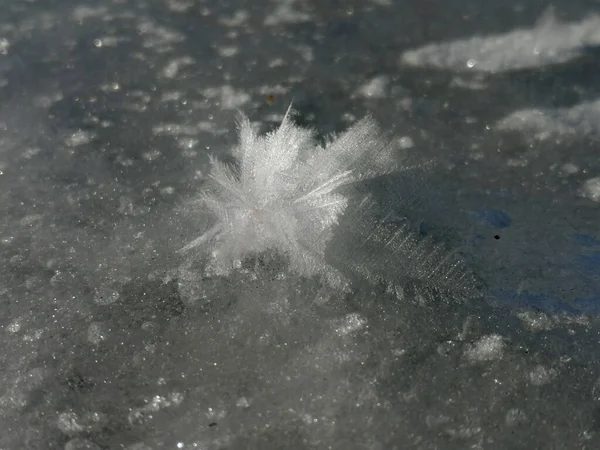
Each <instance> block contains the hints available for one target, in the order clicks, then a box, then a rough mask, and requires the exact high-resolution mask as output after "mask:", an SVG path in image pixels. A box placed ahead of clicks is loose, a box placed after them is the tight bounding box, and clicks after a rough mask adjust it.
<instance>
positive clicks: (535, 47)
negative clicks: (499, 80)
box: [400, 9, 600, 73]
mask: <svg viewBox="0 0 600 450" xmlns="http://www.w3.org/2000/svg"><path fill="white" fill-rule="evenodd" d="M599 25H600V16H599V15H596V14H593V15H590V16H589V17H586V18H585V19H583V20H581V21H578V22H570V23H563V22H560V21H559V20H557V19H556V18H555V15H554V11H553V9H549V10H547V11H546V12H545V13H544V15H543V16H542V17H541V18H540V19H539V21H538V23H537V24H536V25H535V26H534V27H532V28H519V29H516V30H513V31H510V32H508V33H505V34H497V35H489V36H474V37H471V38H466V39H459V40H456V41H451V42H442V43H433V44H429V45H426V46H424V47H420V48H417V49H411V50H408V51H406V52H404V53H403V54H402V55H401V57H400V61H401V63H403V64H405V65H408V66H412V67H432V68H438V69H453V70H462V71H475V72H485V73H501V72H507V71H513V70H523V69H530V68H538V67H545V66H549V65H556V64H562V63H566V62H568V61H570V60H572V59H575V58H578V57H580V56H581V55H583V54H585V52H586V50H587V49H589V48H591V47H594V46H597V45H598V44H600V33H599V32H598V29H599Z"/></svg>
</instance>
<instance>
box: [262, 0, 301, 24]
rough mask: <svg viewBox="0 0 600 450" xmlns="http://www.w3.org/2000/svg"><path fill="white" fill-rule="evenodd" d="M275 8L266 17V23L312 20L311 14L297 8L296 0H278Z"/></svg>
mask: <svg viewBox="0 0 600 450" xmlns="http://www.w3.org/2000/svg"><path fill="white" fill-rule="evenodd" d="M275 3H277V6H276V7H275V10H274V11H273V12H272V13H271V14H269V15H268V16H267V17H266V18H265V25H282V24H288V23H301V22H308V21H310V20H311V17H310V14H307V13H304V12H301V11H298V10H297V9H295V5H294V4H295V3H296V0H277V1H276V2H275Z"/></svg>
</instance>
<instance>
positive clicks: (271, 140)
mask: <svg viewBox="0 0 600 450" xmlns="http://www.w3.org/2000/svg"><path fill="white" fill-rule="evenodd" d="M239 137H240V143H239V146H238V147H237V148H236V151H235V156H236V158H237V163H238V164H237V165H235V166H234V165H226V164H223V163H221V162H219V161H217V160H216V159H214V158H211V166H212V169H211V172H210V178H211V181H212V183H211V186H210V187H209V189H207V191H206V192H204V193H203V194H202V195H201V197H200V199H199V200H198V203H199V206H200V207H201V208H202V209H205V210H208V211H209V212H210V213H211V214H212V215H213V216H214V217H215V219H216V221H215V223H214V225H213V227H212V228H210V229H209V230H208V231H207V232H206V233H204V234H203V235H202V236H200V237H199V238H197V239H195V240H193V241H192V242H190V243H189V244H188V245H186V246H185V247H184V248H183V249H182V251H187V250H190V249H192V248H194V247H197V246H199V245H201V244H207V245H209V246H210V247H211V248H212V255H213V257H214V263H215V264H216V265H217V266H218V267H219V268H221V269H224V270H228V269H230V268H233V267H235V266H236V265H238V264H239V262H240V261H242V260H243V259H244V258H245V257H246V256H248V255H250V254H257V253H260V252H263V251H266V250H277V251H279V252H281V253H282V254H284V255H286V256H287V257H288V258H289V262H290V269H291V270H292V271H294V272H296V273H299V274H301V275H307V276H308V275H314V274H321V275H324V276H326V278H329V279H336V278H339V274H338V273H337V271H336V270H335V269H334V268H332V267H331V266H330V265H328V264H327V263H326V262H325V258H324V254H325V248H326V246H327V243H328V242H329V240H330V238H331V236H332V231H333V227H334V226H335V225H336V224H337V223H338V219H339V217H340V215H341V214H342V213H343V212H344V210H345V209H346V207H347V205H348V198H347V197H346V196H345V195H343V194H342V193H341V192H339V190H340V188H341V187H342V186H346V185H348V184H351V183H354V182H356V181H359V180H363V179H365V178H371V177H375V176H379V175H383V174H385V173H388V172H391V171H393V170H394V169H395V164H394V162H393V159H392V157H391V151H392V150H391V146H390V145H389V142H388V140H387V139H383V138H382V137H381V133H380V131H379V129H378V127H377V126H376V124H375V122H374V121H373V120H372V119H371V118H369V117H367V118H365V119H363V120H361V121H359V122H358V123H356V124H355V125H354V126H353V127H352V128H350V129H348V130H347V131H346V132H345V133H343V134H342V135H340V136H339V137H338V138H337V139H335V140H333V141H332V142H331V143H329V144H328V145H326V146H321V145H319V144H318V143H317V142H316V140H315V136H314V133H313V131H312V130H308V129H304V128H301V127H298V126H296V125H295V124H294V123H293V122H292V121H291V119H290V114H289V110H288V113H287V114H286V115H285V117H284V119H283V121H282V123H281V125H280V126H279V128H278V129H277V130H275V131H273V132H271V133H268V134H267V135H265V136H259V135H257V134H256V133H255V131H254V130H253V128H252V126H251V124H250V122H249V120H248V119H247V118H246V117H245V116H242V117H241V119H240V121H239Z"/></svg>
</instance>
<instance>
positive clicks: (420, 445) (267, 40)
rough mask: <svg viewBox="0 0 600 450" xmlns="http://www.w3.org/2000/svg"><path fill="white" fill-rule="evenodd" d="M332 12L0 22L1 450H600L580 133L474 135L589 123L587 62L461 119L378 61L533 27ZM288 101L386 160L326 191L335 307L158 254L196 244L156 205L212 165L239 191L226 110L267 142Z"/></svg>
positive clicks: (581, 1)
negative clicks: (583, 119)
mask: <svg viewBox="0 0 600 450" xmlns="http://www.w3.org/2000/svg"><path fill="white" fill-rule="evenodd" d="M342 3H344V2H322V1H319V0H306V1H303V2H300V1H295V2H276V1H268V2H267V1H263V0H257V1H255V2H241V1H237V0H234V1H228V2H215V1H204V0H197V1H196V0H194V1H188V0H169V1H151V0H138V1H136V2H123V1H113V2H105V1H100V0H98V1H91V2H86V3H85V5H83V4H82V5H79V6H76V7H74V5H73V2H71V1H67V0H54V1H52V2H44V1H27V2H21V1H16V0H15V1H8V2H4V3H3V9H2V14H1V15H0V38H1V39H6V41H7V42H8V43H9V46H8V48H7V54H6V55H3V54H1V52H0V75H1V78H2V80H0V100H1V101H0V211H1V212H2V214H0V306H1V309H0V311H1V313H0V333H1V336H0V431H1V432H0V448H2V449H31V450H37V449H40V450H81V449H88V450H89V449H103V450H105V449H125V450H162V449H178V448H182V449H184V450H185V449H200V448H202V449H206V450H251V449H260V450H275V449H281V448H291V449H298V450H308V449H311V450H312V449H322V448H331V449H334V450H337V449H349V450H354V449H391V450H393V449H415V450H417V449H418V450H426V449H433V448H439V449H444V450H463V449H465V448H474V449H478V448H479V449H486V450H507V449H511V450H512V449H536V448H555V449H559V448H560V449H572V448H573V449H584V448H588V449H590V448H591V449H595V448H600V446H599V444H598V442H599V441H600V434H599V433H598V417H597V416H598V415H597V411H598V407H599V405H600V380H599V378H598V377H599V374H598V371H597V368H598V365H599V357H598V351H597V347H598V342H597V340H598V339H597V337H598V333H599V332H600V321H599V320H598V313H599V312H600V307H599V306H598V305H599V304H600V303H599V299H598V298H597V297H598V296H597V293H598V262H599V258H598V254H599V252H600V244H599V242H600V240H599V238H600V236H599V235H598V226H597V224H598V223H599V221H600V218H599V208H598V201H597V200H598V192H599V191H598V189H597V184H598V183H597V178H598V176H599V173H600V165H599V162H598V161H599V160H598V158H597V149H596V147H597V145H596V144H597V143H596V142H595V140H594V139H595V138H594V136H595V135H594V133H592V134H591V135H588V137H587V138H586V137H585V136H582V133H581V132H580V130H581V129H580V128H577V127H575V128H576V130H577V131H576V132H575V133H574V134H570V135H556V134H555V135H553V137H556V138H559V137H560V138H561V139H546V140H545V141H543V142H539V141H537V140H536V139H530V138H532V137H533V138H535V136H532V133H531V132H529V131H527V130H525V129H520V131H525V132H524V133H507V132H506V130H500V129H498V128H497V127H494V126H493V125H494V124H496V123H497V122H498V121H499V120H501V119H502V118H503V117H507V116H508V115H510V114H511V113H512V112H514V111H522V110H532V109H534V110H541V111H550V110H552V109H554V108H562V110H561V111H562V112H566V109H567V108H571V107H573V106H574V105H578V104H586V103H590V102H593V101H594V100H595V99H596V98H597V93H598V92H600V86H599V83H598V80H596V78H595V77H593V76H590V74H592V75H593V74H594V73H596V72H597V69H598V67H597V66H598V64H597V61H596V58H594V57H593V51H592V52H591V53H590V54H589V56H591V57H589V58H588V57H583V58H578V59H576V60H575V59H573V60H569V61H568V62H566V63H564V64H562V65H559V66H556V65H554V66H553V67H550V66H545V68H543V69H542V68H539V67H534V68H532V69H531V70H527V71H512V72H511V73H507V72H503V73H502V74H501V75H499V76H489V75H488V74H486V75H485V76H481V77H480V78H478V77H474V78H473V79H475V80H476V83H477V87H478V88H479V90H477V91H476V92H475V91H473V90H472V89H471V88H472V87H473V85H472V83H470V81H472V79H471V78H469V77H470V76H469V75H464V74H461V75H460V76H461V77H462V80H464V81H465V82H464V83H456V80H453V77H454V74H447V73H443V72H439V71H431V70H421V69H415V70H400V71H399V70H398V67H397V65H396V63H397V57H398V53H400V52H403V51H405V50H407V49H408V48H411V47H414V48H420V47H421V46H424V45H427V44H428V43H430V42H441V41H444V39H447V36H449V35H456V33H461V34H465V31H464V30H465V29H470V30H473V29H476V30H479V32H480V33H481V35H482V36H488V37H489V36H491V35H493V33H498V30H511V29H513V27H514V23H515V20H518V21H519V22H520V23H533V22H534V20H535V17H538V16H539V14H540V11H538V10H537V9H536V8H538V6H537V3H535V2H520V3H517V2H512V3H511V2H502V3H499V2H477V4H476V5H475V3H474V2H470V3H469V2H451V3H449V2H443V1H438V0H435V1H433V2H427V3H426V7H425V8H420V7H419V4H418V2H414V5H412V6H414V7H412V6H411V8H407V7H406V2H382V1H366V2H363V1H361V2H359V1H353V2H350V3H348V4H345V3H344V4H342ZM346 3H347V2H346ZM384 3H385V4H387V5H386V6H385V7H381V6H379V5H383V4H384ZM589 3H590V2H589V1H585V0H573V1H571V2H569V4H568V5H565V4H563V5H562V6H565V7H566V8H567V9H568V11H567V12H565V14H568V15H569V17H572V18H573V19H569V20H572V21H571V22H565V23H567V24H568V23H571V24H573V23H576V24H577V23H578V24H579V25H581V24H582V22H581V18H583V17H588V18H589V17H591V16H590V13H591V12H593V11H591V7H590V6H589ZM281 5H283V8H279V6H281ZM557 7H561V5H557ZM498 11H500V12H502V14H496V13H497V12H498ZM507 11H508V13H507ZM561 14H562V11H561ZM507 15H508V16H507ZM268 18H270V19H269V20H270V21H272V23H271V24H270V25H268V26H265V20H266V19H268ZM306 19H309V20H306ZM513 19H515V20H513ZM578 21H579V22H578ZM529 31H531V29H529ZM571 31H573V30H571ZM500 33H502V31H500ZM547 37H548V36H547ZM548 38H549V42H551V41H552V39H551V38H550V37H548ZM567 41H568V39H567ZM382 43H384V44H382ZM567 43H569V42H567ZM571 44H573V42H571ZM233 49H235V50H233ZM592 50H593V49H592ZM509 51H510V50H509ZM561 51H562V50H561ZM517 53H518V48H517ZM587 55H588V53H587V50H585V51H584V55H583V56H587ZM495 57H498V55H496V56H495ZM521 57H522V55H521ZM506 60H507V61H513V62H514V61H515V60H519V56H518V55H516V56H514V57H511V55H510V54H508V53H507V55H506ZM513 66H514V65H513ZM465 86H468V88H466V89H465ZM363 94H366V96H365V95H363ZM369 94H371V95H369ZM292 99H293V100H294V107H295V108H296V109H298V113H297V115H295V116H294V117H293V118H294V124H296V123H297V124H298V125H302V129H301V130H305V127H307V128H308V127H312V128H313V129H315V130H319V132H315V133H314V135H313V136H319V135H320V134H318V133H320V132H322V133H323V134H325V135H326V134H329V133H331V132H333V131H336V130H338V131H342V130H343V129H344V128H345V127H347V126H348V125H349V124H350V123H352V122H355V120H356V118H359V117H362V116H363V115H364V114H365V113H366V112H367V111H370V112H371V114H372V115H373V117H374V118H376V121H377V123H378V124H380V125H381V129H384V130H389V131H390V133H391V134H390V137H391V136H392V135H393V136H403V137H405V139H404V140H403V141H402V142H398V141H397V140H396V139H394V138H391V139H390V142H392V144H393V145H392V146H391V147H390V149H389V150H390V153H389V156H390V157H391V158H392V159H393V162H394V163H395V166H396V167H395V169H394V172H393V173H388V174H386V175H384V176H383V177H378V178H376V179H372V178H368V177H366V178H364V179H361V180H360V181H359V182H356V183H352V184H350V185H345V186H339V187H338V188H337V189H336V190H335V191H334V192H331V193H330V194H329V195H339V196H341V197H343V198H344V199H345V200H346V206H345V209H344V210H343V213H342V212H340V213H339V214H338V215H337V216H336V217H337V223H336V224H334V225H331V228H330V230H331V238H330V239H329V240H328V241H327V245H326V246H325V251H324V253H323V261H324V262H325V264H327V265H328V266H330V267H333V268H334V269H335V270H337V271H338V272H339V273H340V274H341V275H342V276H343V277H345V279H347V280H348V281H349V282H350V283H351V287H352V289H351V290H349V291H347V292H342V291H341V290H340V289H337V288H335V287H332V286H330V285H329V284H328V283H325V282H324V281H326V280H324V279H323V278H322V277H319V276H313V277H305V276H298V274H297V273H295V272H293V271H291V270H290V262H289V258H286V256H285V255H280V253H281V252H280V251H277V252H276V251H266V252H262V253H261V254H260V255H259V256H256V257H252V256H251V257H248V258H245V260H244V262H243V263H242V264H241V267H239V268H235V269H231V270H230V271H228V273H226V274H224V273H223V274H221V275H217V274H215V273H214V272H210V271H208V270H206V269H207V267H206V261H205V260H204V259H202V258H201V259H199V260H193V259H192V258H191V253H190V254H183V255H182V254H178V253H177V250H178V249H180V248H181V247H182V246H183V245H184V244H183V243H185V242H188V241H189V240H191V239H193V238H194V237H196V236H198V235H199V234H201V233H202V232H203V231H204V230H205V229H206V228H208V227H209V226H210V225H211V224H212V223H214V222H211V220H213V221H215V220H216V218H215V217H211V216H210V215H209V214H208V213H210V211H206V210H205V209H204V210H202V211H197V212H198V214H197V215H194V214H192V215H191V216H187V215H184V214H181V212H182V208H180V205H182V204H184V203H185V199H188V198H193V197H195V196H197V195H198V191H201V192H205V193H208V194H210V193H214V192H215V189H217V188H218V186H216V185H215V184H211V183H216V182H215V181H214V180H213V179H211V178H210V177H209V175H210V171H211V166H210V162H209V158H208V155H209V154H212V155H214V157H215V158H216V160H218V161H220V162H221V163H222V164H223V167H225V168H228V169H230V170H232V172H233V173H234V174H235V175H236V176H239V173H240V172H239V167H240V164H241V159H240V157H239V154H235V153H233V152H231V151H230V149H232V148H233V146H234V143H235V133H232V132H231V129H232V121H233V114H234V113H233V111H232V108H238V107H242V108H243V109H244V111H246V112H247V113H248V115H249V116H250V117H251V118H252V120H253V121H256V122H257V123H260V125H261V127H262V128H263V129H273V128H274V127H276V126H279V125H280V124H281V119H282V112H285V110H286V108H287V106H288V105H289V103H290V101H292ZM589 113H590V117H592V116H593V115H594V114H593V111H589ZM583 115H584V114H582V116H583ZM561 120H562V118H561ZM592 121H593V119H590V121H589V123H590V127H592V128H593V124H591V122H592ZM294 126H296V125H294ZM594 129H595V128H594ZM252 130H253V133H254V128H253V129H252ZM288 131H289V130H288ZM300 132H302V131H299V133H300ZM534 133H535V130H534ZM534 133H533V134H534ZM254 136H255V137H256V139H264V137H263V136H260V135H259V134H258V133H255V134H254ZM316 141H317V142H320V141H319V140H318V139H317V140H316ZM523 141H524V142H523ZM396 145H397V146H396ZM315 147H317V146H315ZM319 148H320V147H319ZM342 150H343V149H340V152H341V151H342ZM319 151H320V150H318V149H317V150H315V148H313V147H309V148H307V149H306V152H305V153H304V154H303V155H301V156H306V155H310V154H311V152H313V153H314V154H316V155H319V154H320V153H319ZM386 151H387V150H386ZM410 155H412V158H414V160H411V158H408V156H410ZM474 155H477V157H476V158H475V157H474ZM532 156H535V157H532ZM407 159H408V160H407ZM433 159H435V160H436V161H438V163H437V164H436V165H434V166H431V167H428V169H429V170H428V171H427V173H424V171H421V166H420V163H423V162H425V161H429V160H433ZM511 159H515V160H517V159H519V160H524V161H526V162H527V164H526V165H523V166H519V167H515V166H510V167H509V166H508V162H509V161H510V160H511ZM298 161H300V162H306V161H307V159H303V158H300V157H299V159H298ZM328 161H329V160H328V159H327V158H325V157H324V159H323V160H322V162H320V163H319V164H321V163H323V164H326V163H327V162H328ZM276 162H279V161H278V160H276ZM363 163H364V161H363V162H357V164H356V166H355V167H356V168H357V169H360V168H361V167H364V165H363ZM315 165H316V163H315ZM332 167H334V168H336V167H337V163H336V164H333V166H332ZM408 168H410V170H407V169H408ZM260 169H262V167H261V168H260ZM352 170H353V172H352V176H354V175H357V174H358V175H360V173H358V172H354V167H353V168H352ZM345 171H346V170H344V171H342V172H341V173H344V172H345ZM315 172H320V171H315ZM376 172H377V173H380V172H379V171H376ZM265 173H266V172H265ZM278 174H279V172H278ZM335 174H338V172H335V171H334V174H333V175H331V174H327V175H326V176H327V177H329V179H330V178H331V177H333V176H335ZM313 178H314V177H312V175H311V177H308V179H309V180H313ZM358 178H360V177H358ZM290 179H293V177H292V178H290ZM290 179H287V180H286V179H283V180H280V179H277V183H279V184H278V186H282V185H284V186H285V183H286V181H289V180H290ZM324 180H326V178H324ZM290 185H291V186H296V184H294V183H291V182H290ZM405 189H406V191H408V192H405ZM279 192H281V191H280V190H277V193H279ZM307 192H308V191H307ZM413 194H414V196H413ZM480 211H488V212H489V211H495V212H504V213H506V215H507V216H508V217H510V219H511V220H510V221H503V223H502V224H500V225H501V226H499V222H498V221H493V220H492V221H490V220H481V217H479V215H478V214H473V213H474V212H480ZM206 248H208V249H210V248H214V246H207V247H206ZM446 248H451V249H456V250H455V252H454V253H453V252H448V251H446ZM198 250H200V249H198ZM202 254H203V255H204V256H208V257H210V256H211V255H210V254H209V253H202ZM463 259H464V260H465V261H467V262H468V264H466V263H465V262H462V260H463ZM466 266H468V268H472V270H474V271H475V272H476V274H477V278H482V280H483V281H484V282H485V283H484V285H483V287H482V288H481V289H480V290H478V291H477V292H476V293H478V294H479V295H478V296H475V295H471V294H470V291H469V290H467V294H465V292H464V289H463V288H462V287H461V286H464V285H467V286H468V285H469V284H470V283H471V282H472V281H473V280H472V276H468V274H469V271H468V270H466ZM443 273H445V274H446V276H445V277H444V276H442V274H443ZM461 277H463V278H461ZM457 290H462V293H460V295H459V293H457V292H456V291H457ZM459 299H460V300H463V299H465V301H457V300H459Z"/></svg>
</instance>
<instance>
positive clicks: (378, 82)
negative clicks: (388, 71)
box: [356, 75, 390, 98]
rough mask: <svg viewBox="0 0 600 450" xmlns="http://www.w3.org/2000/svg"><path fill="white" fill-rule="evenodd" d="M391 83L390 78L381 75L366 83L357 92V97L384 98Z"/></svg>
mask: <svg viewBox="0 0 600 450" xmlns="http://www.w3.org/2000/svg"><path fill="white" fill-rule="evenodd" d="M389 83H390V79H389V77H387V76H385V75H380V76H377V77H374V78H372V79H371V80H369V81H367V82H366V83H364V84H363V85H362V86H360V87H359V88H358V89H357V90H356V95H357V96H359V97H365V98H384V97H385V95H386V93H387V87H388V84H389Z"/></svg>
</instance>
